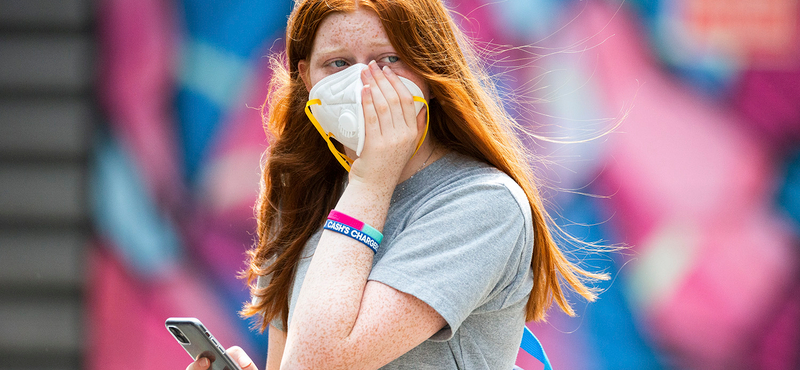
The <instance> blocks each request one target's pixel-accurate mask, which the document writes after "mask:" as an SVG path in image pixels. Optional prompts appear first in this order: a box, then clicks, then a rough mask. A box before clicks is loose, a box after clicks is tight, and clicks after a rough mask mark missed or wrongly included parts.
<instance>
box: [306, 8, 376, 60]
mask: <svg viewBox="0 0 800 370" xmlns="http://www.w3.org/2000/svg"><path fill="white" fill-rule="evenodd" d="M364 43H375V44H387V43H389V38H388V36H387V35H386V30H384V29H383V25H382V24H381V20H380V18H378V15H377V14H376V13H375V12H374V11H372V10H370V9H368V8H365V7H359V8H358V9H357V10H355V11H352V12H342V13H334V14H331V15H329V16H327V17H325V19H323V20H322V23H321V24H320V26H319V29H318V30H317V35H316V38H315V39H314V46H313V50H312V53H315V52H325V51H327V50H330V49H334V48H341V47H352V46H353V45H356V44H364Z"/></svg>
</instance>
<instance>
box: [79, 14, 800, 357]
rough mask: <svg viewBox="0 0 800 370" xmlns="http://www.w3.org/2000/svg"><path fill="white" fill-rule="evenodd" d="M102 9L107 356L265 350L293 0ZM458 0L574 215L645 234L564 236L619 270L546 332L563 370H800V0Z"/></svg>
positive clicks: (97, 313) (579, 251)
mask: <svg viewBox="0 0 800 370" xmlns="http://www.w3.org/2000/svg"><path fill="white" fill-rule="evenodd" d="M97 3H98V9H97V11H98V25H97V28H98V31H99V50H98V52H99V59H100V71H99V75H98V84H97V86H98V94H97V95H98V97H99V105H100V107H101V109H102V112H103V117H104V120H105V122H106V124H105V125H104V127H103V128H102V129H101V132H98V133H97V135H96V141H95V147H94V154H93V168H92V174H93V175H92V184H91V185H92V192H91V194H92V197H93V204H94V219H95V222H94V224H95V229H96V231H97V232H96V235H97V237H96V239H95V240H96V241H95V243H94V245H93V247H92V248H91V256H90V267H91V274H90V279H89V287H88V291H87V307H88V311H87V312H88V313H87V320H86V322H87V329H86V332H87V334H88V345H87V351H86V354H87V357H86V364H87V368H89V369H101V368H102V369H107V368H115V369H116V368H131V367H132V365H131V364H136V365H135V367H136V368H146V369H180V368H184V367H185V366H186V364H187V361H186V360H187V359H188V357H187V356H186V354H185V352H183V350H182V349H181V348H180V346H178V345H177V344H175V343H174V340H173V338H171V337H170V334H169V333H168V332H167V331H166V330H165V329H164V326H163V323H164V320H165V319H166V318H167V317H169V316H196V317H198V318H200V319H201V320H202V321H203V322H204V323H205V324H206V326H208V327H209V329H211V330H212V332H214V334H215V336H216V337H217V338H218V339H219V340H220V342H222V343H223V344H224V345H228V346H230V345H233V344H238V345H240V346H242V347H243V348H245V350H246V351H247V352H248V353H249V354H250V355H251V357H253V359H254V360H255V361H256V363H257V364H263V363H264V362H265V356H266V347H267V338H266V334H259V333H258V332H257V331H255V330H252V329H251V324H252V322H249V321H247V320H244V319H241V318H240V317H238V315H237V311H238V309H239V307H240V306H241V303H242V302H244V301H245V300H247V299H248V291H247V289H246V288H245V286H244V283H243V282H242V281H241V280H238V279H237V278H236V276H237V272H238V271H240V270H241V269H242V268H244V260H245V251H246V250H247V249H248V247H249V246H250V245H251V244H252V243H253V238H254V227H255V220H254V217H253V212H252V206H253V204H254V202H255V198H256V195H257V190H258V181H259V165H260V160H261V156H262V153H263V152H264V150H265V149H266V148H267V146H268V142H267V140H266V137H265V135H264V131H263V128H262V122H261V117H260V112H259V107H260V106H261V105H262V103H263V101H264V98H265V96H266V85H267V82H268V80H269V74H270V71H269V69H268V58H266V57H265V56H267V55H269V54H271V53H272V52H275V51H279V50H280V49H281V47H282V45H283V43H282V39H281V38H282V37H283V31H284V27H285V23H286V17H287V16H288V13H289V11H290V10H291V6H292V4H291V2H290V1H269V0H182V1H164V0H136V1H132V0H99V1H98V2H97ZM448 6H449V7H450V8H451V9H453V11H454V12H455V13H454V14H456V16H455V19H456V21H457V23H458V24H459V25H460V26H461V27H462V29H464V30H465V31H466V33H467V34H468V35H470V36H471V37H473V38H474V39H475V40H476V45H477V46H478V48H479V50H480V52H481V55H482V60H484V61H485V63H486V66H487V68H488V69H489V70H490V71H491V72H492V74H493V75H494V76H496V81H495V82H496V83H497V85H498V88H499V90H500V91H501V93H502V95H503V100H504V103H505V104H506V107H507V109H509V111H511V112H513V114H515V115H516V117H517V118H518V120H519V121H520V122H521V123H522V124H523V125H524V126H525V127H527V128H529V129H530V131H531V132H532V133H534V134H535V135H533V136H529V137H526V138H525V142H526V143H529V145H530V149H531V150H532V152H533V153H534V154H535V156H536V158H537V161H535V163H534V164H533V166H534V167H535V169H536V171H537V173H539V174H540V175H541V177H542V179H543V186H544V188H545V193H546V194H545V195H546V196H547V199H548V204H549V205H550V207H551V208H550V212H551V213H552V214H553V215H554V217H555V218H556V220H557V222H558V223H559V225H560V226H561V227H562V228H563V229H564V230H565V231H567V232H569V233H570V234H571V235H574V236H576V237H577V238H579V239H582V240H584V241H587V242H597V243H599V244H605V245H622V246H625V247H626V248H625V249H623V250H622V251H621V252H618V253H605V252H598V251H589V250H586V248H582V246H581V245H573V244H570V243H566V244H565V247H566V248H569V249H570V253H571V254H572V255H574V256H575V258H576V259H580V260H581V261H582V262H583V263H584V264H585V266H586V267H589V268H590V269H594V270H602V271H606V272H608V273H610V274H611V276H612V278H613V279H612V280H611V281H609V282H604V283H602V284H599V285H598V288H601V289H603V293H602V294H601V296H600V300H599V301H598V302H596V303H592V304H586V303H585V302H582V301H581V300H579V299H578V298H573V301H574V303H575V305H576V308H577V311H578V314H579V316H578V317H576V318H568V317H566V316H564V315H561V314H559V313H558V312H556V310H553V311H552V314H551V316H550V318H549V321H548V322H547V323H530V324H529V327H530V328H531V329H532V331H533V332H534V333H535V334H536V335H537V336H538V337H539V339H540V340H541V341H542V343H543V345H544V348H545V350H546V351H547V353H548V356H549V358H550V360H551V362H552V364H553V366H554V368H557V369H662V368H663V369H671V368H675V369H687V368H689V369H694V368H697V369H721V368H725V369H775V370H778V369H797V368H800V350H798V349H799V348H800V278H798V261H800V259H798V253H799V252H800V251H799V250H798V247H800V58H798V50H800V2H799V1H798V0H769V1H760V2H752V1H746V0H735V1H729V0H726V1H723V0H672V1H663V0H648V1H645V0H633V1H627V2H617V1H601V0H504V1H483V0H464V1H450V2H448ZM120 332H125V333H127V335H126V336H123V337H121V336H120V335H119V333H120ZM517 363H518V365H519V366H520V367H522V368H524V369H526V370H531V369H539V368H541V366H542V365H541V364H539V363H537V362H536V361H535V360H533V359H532V358H531V357H530V356H528V355H527V354H524V353H521V354H520V356H519V358H518V361H517Z"/></svg>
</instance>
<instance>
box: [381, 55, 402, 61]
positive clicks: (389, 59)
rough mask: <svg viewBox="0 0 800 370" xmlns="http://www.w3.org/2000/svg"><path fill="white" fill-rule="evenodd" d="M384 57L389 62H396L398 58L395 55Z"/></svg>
mask: <svg viewBox="0 0 800 370" xmlns="http://www.w3.org/2000/svg"><path fill="white" fill-rule="evenodd" d="M384 59H386V61H387V62H389V63H396V62H397V61H398V60H400V58H399V57H398V56H397V55H390V56H388V57H386V58H384Z"/></svg>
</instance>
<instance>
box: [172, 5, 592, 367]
mask: <svg viewBox="0 0 800 370" xmlns="http://www.w3.org/2000/svg"><path fill="white" fill-rule="evenodd" d="M467 45H469V44H468V42H465V40H464V39H463V36H462V34H461V33H460V31H459V30H458V29H457V27H456V26H455V25H454V23H453V20H452V19H451V18H450V15H449V13H448V11H447V9H446V8H445V7H444V6H443V4H442V3H441V2H440V0H369V1H368V0H307V1H298V2H297V3H296V4H295V7H294V10H293V12H292V14H291V16H290V18H289V22H288V27H287V35H286V58H285V61H283V60H282V59H276V60H280V62H278V63H276V64H275V75H274V76H275V77H274V80H273V85H272V89H271V93H270V97H269V99H268V104H267V105H266V108H265V110H266V111H268V112H269V115H268V119H267V124H268V128H269V132H270V134H271V136H272V139H273V140H272V143H271V145H270V148H269V153H268V155H267V156H266V163H265V165H264V169H263V184H262V185H263V186H262V191H261V195H260V198H259V201H258V207H257V216H258V221H259V224H258V237H259V239H258V245H257V246H256V247H255V248H254V249H253V250H252V252H251V260H250V267H249V270H248V271H246V276H247V279H248V281H249V282H250V284H251V286H252V293H253V297H254V299H253V302H252V303H251V304H248V305H247V306H246V307H245V309H244V310H243V313H244V314H245V315H247V316H252V315H260V317H261V318H262V321H261V323H262V329H265V328H267V327H269V348H268V359H267V369H279V368H280V369H377V368H385V369H511V368H512V367H513V364H514V361H515V358H516V355H517V350H518V348H519V344H520V339H521V336H522V328H523V325H524V323H525V321H529V320H542V319H544V316H545V312H546V310H547V309H548V308H549V307H550V305H551V302H552V300H553V299H555V301H556V302H557V303H558V305H559V306H560V307H561V309H562V310H564V311H565V312H567V313H569V314H573V312H572V309H571V308H570V306H569V304H568V303H567V302H566V300H565V298H564V292H563V291H562V288H561V286H560V285H559V279H563V281H565V282H566V283H567V284H568V285H569V286H570V287H571V288H572V289H573V290H575V291H577V292H578V293H579V294H581V295H582V296H584V297H585V298H586V299H588V300H593V299H594V298H595V296H594V294H593V292H592V291H591V290H590V289H588V288H587V287H586V286H585V285H584V284H583V283H582V282H581V280H580V279H579V276H584V277H589V278H602V276H600V275H594V274H591V273H587V272H585V271H583V270H581V269H580V268H578V267H576V266H575V265H573V264H572V263H570V262H569V261H567V260H566V259H565V258H564V255H563V254H562V253H561V251H559V249H558V247H557V246H556V244H555V243H554V241H553V239H552V236H551V233H550V231H549V230H548V226H547V225H548V220H549V218H548V217H547V215H546V214H545V212H544V209H543V207H542V203H541V200H540V197H539V194H538V191H537V189H536V186H535V184H534V181H533V179H532V175H531V172H530V166H529V164H528V162H527V161H526V158H527V156H526V153H525V150H524V148H523V146H522V145H521V144H520V142H519V140H518V139H517V138H516V137H515V135H514V133H513V132H514V124H515V123H514V121H513V120H512V119H511V118H510V117H509V116H508V115H507V114H506V113H505V112H504V111H503V109H502V107H501V106H500V104H499V103H498V100H497V97H496V96H495V95H494V94H493V91H494V90H493V89H492V88H491V86H489V85H487V84H488V82H487V81H488V79H487V78H486V76H485V75H484V74H483V73H482V72H481V71H480V69H479V68H478V67H477V65H476V64H475V63H474V60H473V55H472V53H471V52H470V50H469V49H468V47H467ZM356 64H364V65H366V66H363V67H361V66H359V67H356V68H359V69H362V70H361V71H360V72H359V73H360V79H361V81H362V82H363V84H364V86H363V88H362V89H361V90H360V92H359V93H360V94H361V106H362V107H363V116H364V122H365V126H364V128H365V140H364V142H363V149H362V150H361V152H360V155H358V156H357V155H356V153H355V152H354V151H353V150H351V149H349V148H343V147H342V146H338V147H337V148H335V150H334V151H341V150H342V149H344V152H345V154H346V155H347V156H348V157H349V158H354V159H355V160H354V161H353V162H352V163H347V165H348V167H350V169H349V172H348V171H347V170H346V169H345V168H344V167H345V166H343V165H340V162H339V161H338V159H337V157H336V156H334V155H332V154H331V151H329V147H328V145H327V143H326V141H325V140H323V137H321V136H320V132H319V131H318V129H317V127H316V125H315V124H312V123H311V122H310V120H309V117H308V116H307V115H306V113H305V107H306V105H307V103H308V101H309V91H310V90H311V89H312V88H313V87H314V86H315V85H316V84H317V83H318V82H320V81H321V80H323V79H324V78H326V77H328V76H334V75H335V76H337V78H338V76H340V75H336V74H337V73H339V72H341V71H343V70H345V69H347V68H348V67H351V66H353V65H356ZM400 77H403V78H405V79H408V80H409V81H411V82H413V84H414V85H416V86H417V87H419V91H421V93H422V95H423V96H422V97H419V98H424V100H425V101H426V102H427V108H422V110H420V111H419V112H418V111H417V107H416V106H415V98H414V96H413V94H412V93H411V91H410V90H409V88H408V85H407V84H405V83H404V82H403V81H402V80H401V79H400ZM419 98H416V99H417V101H419ZM308 104H310V103H308ZM426 110H427V111H426ZM428 115H429V119H428ZM426 126H429V128H428V130H427V132H428V134H427V135H425V132H426ZM322 133H323V134H325V133H324V132H322ZM423 137H424V140H423ZM421 140H422V144H421V146H420V145H419V142H420V141H421ZM409 158H410V159H409ZM332 210H334V211H336V212H333V213H331V211H332ZM337 212H338V213H337ZM334 214H338V215H346V216H345V217H346V219H345V220H351V221H352V222H355V223H358V224H359V225H360V223H364V224H367V225H371V227H372V228H374V229H375V230H377V231H379V232H382V235H383V240H382V242H380V241H379V240H378V241H377V242H380V245H379V246H378V247H377V251H376V252H375V251H373V250H372V249H371V248H370V247H368V245H370V243H367V242H365V241H364V239H363V238H362V239H359V238H357V237H352V234H351V235H343V234H342V233H340V232H337V231H336V230H331V229H329V228H323V226H326V227H327V226H330V225H331V223H330V222H329V221H328V220H331V219H333V220H334V221H335V220H339V221H341V220H342V219H341V218H336V217H334ZM337 217H338V216H337ZM326 218H327V219H328V220H326ZM353 219H354V220H355V221H353ZM344 223H345V224H346V223H347V222H344ZM350 226H353V225H350ZM355 228H359V226H356V227H355ZM334 229H335V227H334ZM339 231H341V230H339ZM372 235H373V236H374V235H375V234H372ZM375 239H380V238H378V237H376V238H375ZM377 242H376V243H372V244H371V245H372V246H374V245H375V244H377ZM229 352H230V353H231V354H232V355H233V356H234V357H235V358H236V359H237V360H239V361H240V364H241V365H242V367H243V368H244V369H245V370H250V369H255V365H253V364H252V363H251V362H250V360H249V358H248V357H247V355H246V354H244V352H243V351H241V349H239V348H234V349H232V350H230V351H229ZM207 367H208V361H207V360H205V359H203V360H199V361H196V362H194V363H192V364H191V365H190V366H189V367H188V368H187V369H192V370H194V369H205V368H207Z"/></svg>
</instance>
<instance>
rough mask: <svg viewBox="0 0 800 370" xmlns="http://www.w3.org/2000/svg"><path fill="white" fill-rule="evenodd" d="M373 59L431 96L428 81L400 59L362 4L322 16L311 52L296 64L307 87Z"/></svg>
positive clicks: (425, 94)
mask: <svg viewBox="0 0 800 370" xmlns="http://www.w3.org/2000/svg"><path fill="white" fill-rule="evenodd" d="M372 60H374V61H375V62H377V63H378V66H380V67H381V68H383V66H386V65H388V66H389V68H391V69H392V71H394V73H396V74H397V75H400V76H403V77H405V78H407V79H409V80H411V81H413V82H414V83H415V84H417V86H419V87H420V89H421V90H422V93H423V95H424V98H425V100H430V98H429V96H428V95H429V92H428V85H427V84H426V83H425V81H424V80H423V79H422V77H420V76H419V75H417V74H416V73H414V72H413V71H412V70H411V68H409V67H408V66H407V65H406V64H405V63H404V62H403V61H402V60H400V58H399V57H398V55H397V52H396V51H395V50H394V47H392V44H391V43H390V42H389V37H388V36H387V35H386V30H384V29H383V25H382V24H381V21H380V18H378V15H377V14H375V12H373V11H372V10H370V9H367V8H365V7H359V8H358V9H357V10H356V11H354V12H347V13H334V14H331V15H329V16H328V17H326V18H325V19H323V20H322V23H321V24H320V26H319V29H318V30H317V35H316V38H315V39H314V45H313V46H312V48H311V56H310V57H309V58H308V60H301V61H300V63H299V65H298V68H299V70H300V75H301V76H302V78H303V82H304V83H305V85H306V89H308V90H311V88H312V87H313V86H314V85H315V84H316V83H317V82H319V80H321V79H323V78H325V77H326V76H329V75H332V74H334V73H336V72H339V71H341V70H343V69H346V68H347V67H349V66H351V65H353V64H356V63H363V64H369V62H370V61H372Z"/></svg>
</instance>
